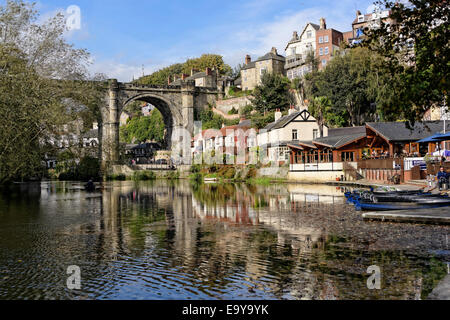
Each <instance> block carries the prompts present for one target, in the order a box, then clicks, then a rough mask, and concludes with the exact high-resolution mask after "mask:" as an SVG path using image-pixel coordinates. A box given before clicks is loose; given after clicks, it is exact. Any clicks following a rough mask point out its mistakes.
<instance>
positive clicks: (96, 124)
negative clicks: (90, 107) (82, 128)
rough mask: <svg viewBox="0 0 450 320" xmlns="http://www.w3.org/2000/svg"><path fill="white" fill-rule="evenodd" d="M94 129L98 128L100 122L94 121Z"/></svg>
mask: <svg viewBox="0 0 450 320" xmlns="http://www.w3.org/2000/svg"><path fill="white" fill-rule="evenodd" d="M92 129H94V130H98V122H94V123H93V124H92Z"/></svg>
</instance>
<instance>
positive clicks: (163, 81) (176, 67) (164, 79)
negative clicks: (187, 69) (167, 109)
mask: <svg viewBox="0 0 450 320" xmlns="http://www.w3.org/2000/svg"><path fill="white" fill-rule="evenodd" d="M182 71H183V64H182V63H176V64H173V65H171V66H168V67H166V68H163V69H161V70H158V71H156V72H154V73H152V74H151V75H148V76H145V77H142V78H140V79H138V80H137V81H136V82H137V83H140V84H153V85H159V86H165V85H167V84H168V80H169V78H170V79H171V81H173V76H174V75H179V74H181V73H182Z"/></svg>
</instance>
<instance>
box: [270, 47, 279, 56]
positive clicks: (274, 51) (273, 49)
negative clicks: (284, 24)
mask: <svg viewBox="0 0 450 320" xmlns="http://www.w3.org/2000/svg"><path fill="white" fill-rule="evenodd" d="M270 52H272V53H273V54H274V55H277V54H278V52H277V48H275V47H272V50H270Z"/></svg>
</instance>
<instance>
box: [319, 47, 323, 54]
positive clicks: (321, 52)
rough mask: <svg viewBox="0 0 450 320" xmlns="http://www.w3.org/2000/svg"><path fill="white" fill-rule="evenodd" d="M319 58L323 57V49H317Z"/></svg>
mask: <svg viewBox="0 0 450 320" xmlns="http://www.w3.org/2000/svg"><path fill="white" fill-rule="evenodd" d="M319 56H323V48H320V49H319Z"/></svg>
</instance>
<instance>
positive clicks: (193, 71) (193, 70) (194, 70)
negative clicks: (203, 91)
mask: <svg viewBox="0 0 450 320" xmlns="http://www.w3.org/2000/svg"><path fill="white" fill-rule="evenodd" d="M197 72H198V70H197V69H191V77H192V76H193V75H194V74H196V73H197Z"/></svg>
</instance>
